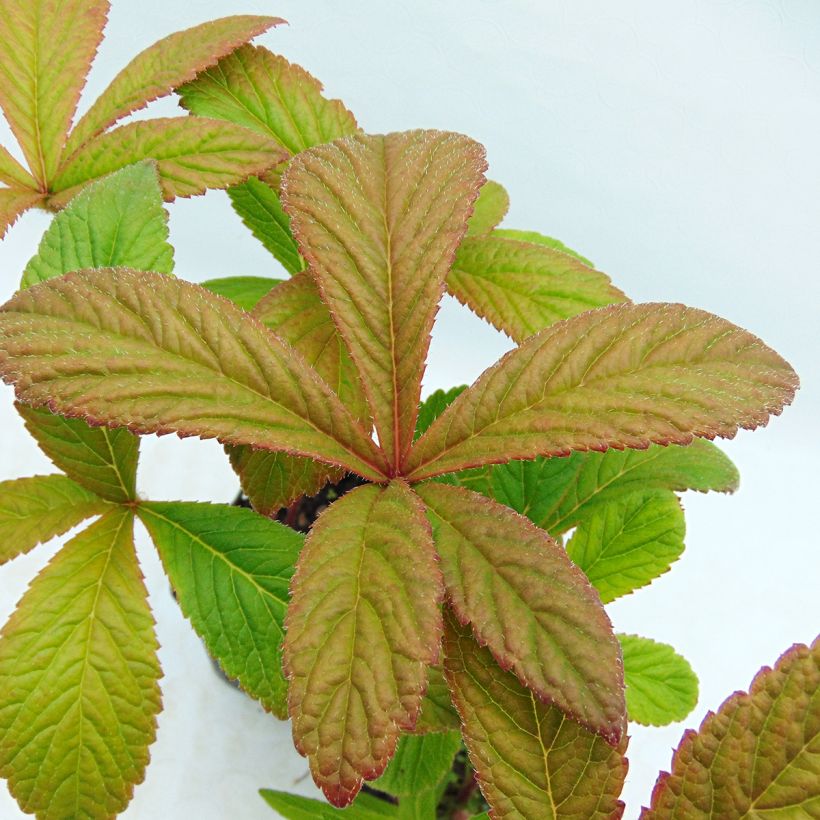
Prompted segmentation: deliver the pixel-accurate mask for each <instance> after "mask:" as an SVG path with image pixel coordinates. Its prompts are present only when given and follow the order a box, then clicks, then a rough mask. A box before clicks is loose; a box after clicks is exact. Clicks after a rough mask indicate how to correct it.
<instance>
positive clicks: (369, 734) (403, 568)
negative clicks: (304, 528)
mask: <svg viewBox="0 0 820 820" xmlns="http://www.w3.org/2000/svg"><path fill="white" fill-rule="evenodd" d="M420 579H423V583H422V582H420ZM442 594H443V590H442V587H441V576H440V574H439V571H438V567H437V565H436V556H435V550H434V548H433V543H432V540H431V538H430V531H429V527H428V525H427V522H426V520H425V517H424V507H423V505H422V503H421V501H420V500H419V498H418V496H416V495H415V494H414V493H413V492H412V490H410V488H409V487H408V486H407V485H406V484H404V483H403V482H396V481H394V482H391V483H390V484H388V485H387V486H376V485H373V484H370V485H366V486H364V487H359V488H357V489H355V490H353V491H352V492H350V493H348V494H347V495H345V496H343V497H342V498H340V499H339V500H338V501H336V502H334V503H333V504H331V505H330V506H329V507H328V508H327V510H325V512H323V513H322V515H321V516H320V517H319V519H318V520H317V521H316V524H315V525H314V526H313V529H312V530H311V531H310V534H309V535H308V537H307V539H306V541H305V546H304V549H303V550H302V553H301V555H300V556H299V563H298V566H297V570H296V574H295V576H294V578H293V582H292V584H291V603H290V606H289V607H288V613H287V618H286V632H287V634H286V638H285V671H286V674H287V676H288V680H289V681H290V689H289V692H288V707H289V709H288V711H289V713H290V716H291V719H292V721H293V738H294V743H295V744H296V748H297V750H298V751H299V752H300V753H301V754H303V755H305V756H306V757H308V759H309V761H310V767H311V772H312V773H313V778H314V780H315V781H316V784H317V785H318V786H319V787H320V788H321V789H322V790H323V791H324V793H325V796H326V797H327V799H328V800H329V801H330V802H331V803H332V804H333V805H335V806H338V807H343V806H346V805H348V804H349V803H350V802H351V801H352V800H353V798H354V797H355V796H356V794H357V793H358V791H359V789H360V788H361V786H362V781H363V780H364V779H369V780H372V779H374V778H376V777H378V776H379V775H381V774H382V772H383V771H384V770H385V768H386V767H387V764H388V762H389V761H390V758H391V756H392V755H393V751H394V748H395V744H396V742H397V740H398V737H399V734H400V733H401V731H402V730H409V729H412V728H413V725H414V724H415V722H416V718H417V716H418V713H419V709H420V706H421V700H422V695H423V693H424V690H425V685H426V680H427V667H428V666H429V665H430V664H432V663H435V662H436V661H437V656H438V651H439V641H440V636H441V610H440V603H441V599H442Z"/></svg>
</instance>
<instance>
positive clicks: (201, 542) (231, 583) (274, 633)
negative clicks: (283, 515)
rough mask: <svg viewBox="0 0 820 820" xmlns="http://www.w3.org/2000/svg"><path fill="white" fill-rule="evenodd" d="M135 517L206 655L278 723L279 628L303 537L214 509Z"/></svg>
mask: <svg viewBox="0 0 820 820" xmlns="http://www.w3.org/2000/svg"><path fill="white" fill-rule="evenodd" d="M138 514H139V517H140V520H141V521H142V523H143V524H145V527H146V529H147V530H148V532H149V534H150V535H151V539H152V540H153V542H154V544H155V545H156V547H157V550H158V552H159V554H160V557H161V558H162V563H163V566H164V567H165V571H166V573H167V574H168V578H169V579H170V581H171V585H172V586H173V588H174V591H175V592H176V596H177V600H178V601H179V605H180V607H181V608H182V611H183V613H184V614H185V616H186V617H187V618H189V619H190V621H191V623H192V624H193V627H194V629H195V630H196V631H197V634H199V635H200V637H201V638H202V639H203V640H204V641H205V645H206V646H207V647H208V651H209V652H210V653H211V654H212V655H213V656H214V657H215V658H216V659H217V660H218V661H219V663H220V665H221V666H222V668H223V669H224V670H225V674H226V675H228V677H230V678H236V679H238V681H239V683H240V684H241V686H242V688H243V689H244V690H245V691H246V692H248V693H249V694H250V695H252V696H253V697H255V698H257V699H258V700H259V701H260V702H261V703H262V705H263V706H264V707H265V708H266V709H269V710H270V711H272V712H273V713H274V714H275V715H276V716H277V717H280V718H284V717H285V716H286V714H287V709H286V695H287V681H286V680H285V678H284V675H283V673H282V654H281V651H282V641H283V638H284V628H283V622H284V618H285V610H286V609H287V603H288V583H289V581H290V578H291V575H292V574H293V568H294V566H295V564H296V559H297V557H298V555H299V550H300V549H301V547H302V542H303V537H302V536H301V535H300V534H299V533H297V532H294V531H293V530H291V529H290V528H289V527H285V526H283V525H282V524H279V523H277V522H276V521H269V520H268V519H266V518H263V517H262V516H259V515H256V514H255V513H253V512H251V511H250V510H243V509H240V508H237V507H228V506H224V505H218V504H197V503H187V502H162V503H160V502H144V503H142V504H141V505H140V506H139V508H138Z"/></svg>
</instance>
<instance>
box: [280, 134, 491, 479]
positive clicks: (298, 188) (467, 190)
mask: <svg viewBox="0 0 820 820" xmlns="http://www.w3.org/2000/svg"><path fill="white" fill-rule="evenodd" d="M485 168H486V162H485V159H484V149H483V148H482V147H481V146H480V145H479V144H478V143H476V142H474V141H473V140H470V139H468V138H467V137H464V136H461V135H459V134H451V133H447V132H441V131H407V132H403V133H395V134H388V135H386V136H360V135H355V136H351V137H346V138H344V139H341V140H336V141H335V142H333V143H331V144H329V145H320V146H317V147H314V148H310V149H309V150H307V151H303V152H302V153H301V154H299V155H298V156H296V157H295V158H294V159H293V160H292V161H291V162H290V164H289V165H288V168H287V170H286V172H285V176H284V180H283V183H282V193H283V203H284V206H285V210H286V211H287V212H288V213H289V214H290V217H291V224H292V228H293V233H294V236H295V237H296V238H297V241H298V242H299V247H300V250H301V252H302V256H303V257H304V258H305V259H306V260H307V261H308V263H309V265H310V269H311V272H312V274H313V275H314V277H315V278H316V282H317V284H318V286H319V289H320V291H321V293H322V297H323V299H324V301H325V303H326V304H327V306H328V307H329V308H330V311H331V313H332V314H333V318H334V320H335V322H336V324H337V326H338V328H339V330H340V332H341V334H342V336H343V337H344V340H345V342H346V344H347V347H348V350H349V351H350V354H351V356H352V357H353V360H354V362H356V365H357V367H358V369H359V372H360V374H361V378H362V383H363V386H364V389H365V392H366V394H367V397H368V400H369V404H370V410H371V412H372V415H373V420H374V422H375V425H376V430H377V432H378V436H379V442H380V444H381V447H382V449H383V450H384V452H385V454H386V458H387V461H388V463H389V464H390V465H391V471H392V472H393V473H394V474H395V473H399V472H400V467H401V464H402V461H403V459H404V455H405V453H406V451H407V449H408V448H409V446H410V443H411V442H412V440H413V433H414V431H415V425H416V415H417V413H418V402H419V393H420V389H421V377H422V374H423V372H424V365H425V359H426V356H427V349H428V347H429V343H430V330H431V328H432V325H433V319H434V317H435V313H436V311H437V309H438V303H439V300H440V299H441V295H442V291H443V289H444V278H445V276H446V275H447V271H448V269H449V267H450V263H451V261H452V258H453V254H454V253H455V250H456V247H457V246H458V244H459V242H460V241H461V239H462V238H463V236H464V233H465V231H466V221H467V218H468V216H469V215H470V213H471V210H472V205H473V202H474V201H475V198H476V196H477V194H478V189H479V187H480V186H481V184H482V182H483V181H484V174H483V172H484V170H485Z"/></svg>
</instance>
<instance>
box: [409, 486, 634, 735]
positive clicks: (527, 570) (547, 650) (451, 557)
mask: <svg viewBox="0 0 820 820" xmlns="http://www.w3.org/2000/svg"><path fill="white" fill-rule="evenodd" d="M417 491H418V493H419V495H420V496H421V498H422V500H423V501H424V503H425V504H426V505H427V514H428V517H429V518H430V521H431V523H432V525H433V541H434V542H435V545H436V551H437V552H438V554H439V557H440V559H441V571H442V574H443V575H444V585H445V587H446V589H447V596H448V599H449V602H450V604H451V606H452V607H453V611H454V612H455V613H456V615H457V616H458V619H459V621H460V622H461V623H463V624H467V623H469V624H470V625H471V626H472V629H473V632H474V633H475V636H476V638H477V639H478V641H479V642H480V643H481V645H482V646H485V645H486V646H487V647H488V648H489V650H490V651H491V652H492V654H493V656H494V657H495V659H496V660H497V661H498V663H499V664H500V665H501V666H502V667H504V668H505V669H511V670H512V671H513V672H514V673H515V675H516V676H517V677H518V679H519V680H520V681H521V683H522V684H524V685H525V686H527V687H528V688H529V689H531V690H532V691H533V692H534V693H535V694H536V695H537V696H538V697H539V698H540V699H541V700H543V701H545V702H547V703H554V704H555V705H556V706H558V707H559V708H560V709H562V710H563V711H564V712H567V713H568V714H570V715H571V716H572V717H573V718H575V719H576V720H578V721H579V722H580V723H582V724H583V725H584V726H586V727H587V728H589V729H590V730H592V731H594V732H598V733H600V734H601V735H603V736H604V737H605V738H606V739H608V740H609V742H610V743H613V744H616V743H618V742H619V741H620V739H621V735H622V733H623V732H624V730H625V728H626V727H625V720H624V717H625V711H626V707H625V705H624V693H623V686H624V683H623V669H622V667H621V657H620V648H619V647H618V641H617V640H616V638H615V636H614V635H613V633H612V625H611V624H610V622H609V618H608V617H607V615H606V613H605V612H604V610H603V607H602V606H601V603H600V600H599V598H598V595H597V594H596V593H595V591H594V590H593V589H592V587H590V585H589V583H588V582H587V580H586V578H585V577H584V576H583V574H582V573H581V572H579V571H578V569H577V568H576V567H574V566H573V565H572V563H571V562H570V561H569V559H568V558H567V555H566V553H565V552H564V550H563V549H561V547H559V546H558V545H557V544H556V543H555V542H554V541H553V540H552V539H551V538H550V537H549V536H548V535H547V533H546V532H544V531H543V530H540V529H538V528H537V527H535V526H534V525H533V524H532V523H530V522H529V521H528V520H527V519H526V518H524V517H523V516H519V515H517V514H516V513H514V512H512V511H511V510H509V509H507V508H506V507H503V506H502V505H500V504H497V503H496V502H494V501H491V500H490V499H488V498H485V497H484V496H482V495H478V494H477V493H472V492H470V491H469V490H465V489H462V488H460V487H449V486H447V485H445V484H438V483H435V482H434V483H430V484H424V485H421V486H420V487H418V488H417Z"/></svg>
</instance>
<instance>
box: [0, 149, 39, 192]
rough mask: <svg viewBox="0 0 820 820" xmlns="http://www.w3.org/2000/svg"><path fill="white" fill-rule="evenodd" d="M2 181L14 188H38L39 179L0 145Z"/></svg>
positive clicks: (0, 173)
mask: <svg viewBox="0 0 820 820" xmlns="http://www.w3.org/2000/svg"><path fill="white" fill-rule="evenodd" d="M0 182H2V183H3V184H4V185H10V186H11V187H12V188H26V189H28V188H31V189H34V190H36V189H37V181H36V180H35V179H34V177H33V176H32V175H31V174H30V173H29V172H28V171H27V170H26V169H25V168H23V166H22V165H20V163H19V162H17V160H16V159H15V158H14V157H13V156H12V155H11V154H10V153H9V152H8V151H7V150H6V149H5V148H4V147H3V146H2V145H0Z"/></svg>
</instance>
